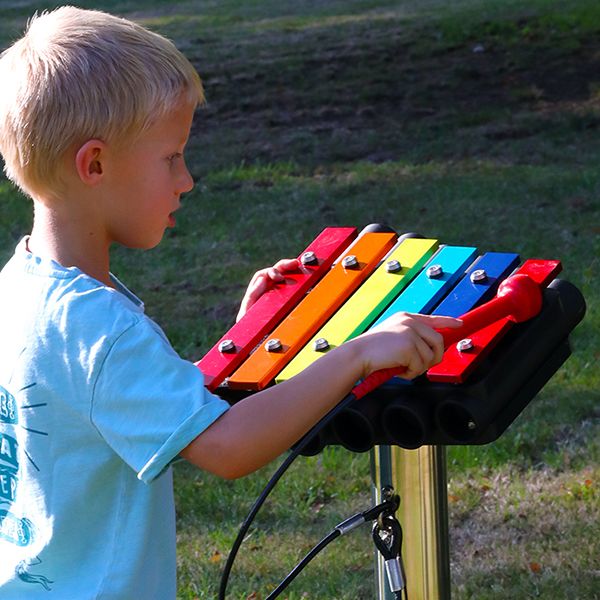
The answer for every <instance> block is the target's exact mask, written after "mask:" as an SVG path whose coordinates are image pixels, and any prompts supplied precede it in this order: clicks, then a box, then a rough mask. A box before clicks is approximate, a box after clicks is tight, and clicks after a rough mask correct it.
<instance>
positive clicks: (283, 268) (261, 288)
mask: <svg viewBox="0 0 600 600" xmlns="http://www.w3.org/2000/svg"><path fill="white" fill-rule="evenodd" d="M299 265H300V262H299V261H298V259H297V258H283V259H281V260H280V261H278V262H276V263H275V264H274V265H273V266H272V267H267V268H265V269H261V270H260V271H257V272H256V273H254V275H253V276H252V279H251V280H250V283H249V284H248V289H247V290H246V293H245V294H244V298H243V299H242V302H241V304H240V310H239V312H238V315H237V319H236V320H237V321H239V320H240V319H241V318H242V317H243V316H244V315H245V314H246V312H247V311H248V309H249V308H250V307H251V306H252V305H253V304H254V303H255V302H256V301H257V300H258V299H259V298H260V297H261V296H262V295H263V294H264V293H265V292H266V291H268V290H270V289H271V288H272V287H273V285H274V284H275V283H279V282H281V281H283V280H284V279H285V276H284V275H283V274H284V273H289V272H290V271H294V270H296V269H298V267H299Z"/></svg>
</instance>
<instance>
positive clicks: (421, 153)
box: [0, 0, 600, 600]
mask: <svg viewBox="0 0 600 600" xmlns="http://www.w3.org/2000/svg"><path fill="white" fill-rule="evenodd" d="M79 4H80V5H82V6H87V7H96V8H102V9H107V10H111V11H113V12H117V13H119V14H122V15H124V16H129V17H131V18H134V19H136V20H138V21H139V22H141V23H142V24H145V25H147V26H149V27H151V28H153V29H155V30H157V31H160V32H161V33H164V34H166V35H168V36H170V37H171V38H172V39H174V40H175V42H176V43H177V45H178V46H179V47H180V48H182V50H184V51H185V53H186V54H187V55H188V56H189V57H190V58H191V59H192V60H193V62H194V63H195V64H196V65H197V67H198V70H199V72H200V73H201V75H202V77H203V79H204V82H205V85H206V91H207V97H208V103H207V106H206V107H205V108H204V109H203V110H202V111H200V113H199V114H198V118H197V119H196V121H195V124H194V128H193V136H192V139H191V140H190V144H189V152H188V163H189V165H190V167H191V170H192V173H193V175H194V178H195V180H196V188H195V190H194V191H193V192H192V193H190V194H189V195H188V196H187V197H186V199H185V206H184V209H183V210H182V211H181V217H180V218H179V219H178V227H177V229H176V230H174V231H171V232H169V234H168V236H167V239H166V240H165V241H164V242H163V244H162V245H161V246H160V247H159V248H157V249H156V250H153V251H151V252H147V253H143V254H140V253H139V252H131V251H127V250H124V249H115V252H114V255H113V270H114V271H115V272H116V273H117V274H118V275H119V276H120V277H122V278H123V279H124V280H125V281H126V282H128V284H129V285H130V286H131V287H132V288H133V289H134V291H136V292H137V293H138V294H139V295H140V296H141V297H143V298H144V300H145V302H146V305H147V310H148V312H149V313H150V314H151V315H153V316H154V317H155V318H156V319H157V320H158V321H159V322H160V323H161V324H162V326H163V327H164V328H165V330H166V331H167V334H168V335H169V337H170V339H171V340H172V342H173V344H174V345H175V347H176V349H177V350H178V351H179V352H180V353H181V354H182V355H184V356H186V357H188V358H190V359H197V358H199V357H201V356H202V354H203V352H205V351H206V350H207V349H208V348H209V347H210V346H211V345H212V344H213V343H214V341H215V340H216V339H217V338H218V337H219V336H220V335H221V334H222V333H223V332H224V331H226V329H227V328H228V327H229V325H230V324H231V323H232V320H233V318H234V315H235V312H236V306H237V303H238V302H239V299H240V298H241V296H242V293H243V290H244V286H245V282H246V281H247V280H248V279H249V277H250V276H251V274H252V273H253V272H254V271H255V270H256V269H257V268H260V267H262V266H264V265H265V264H272V263H273V262H274V260H276V259H277V258H279V257H281V256H289V255H295V254H297V253H298V252H299V251H300V250H302V248H304V247H305V246H306V244H307V243H308V242H309V241H310V240H312V239H313V238H314V237H315V235H316V234H317V233H318V232H319V231H320V230H321V229H322V228H323V227H324V226H326V225H355V226H357V227H362V226H364V225H366V224H368V223H370V222H384V223H387V224H389V225H391V226H393V227H395V228H396V229H398V230H399V231H418V232H421V233H424V234H427V235H430V236H436V237H439V239H440V240H442V241H443V242H445V243H457V244H470V245H476V246H478V247H480V248H481V249H483V250H498V251H502V250H506V251H517V252H519V253H521V255H522V256H523V257H534V256H536V257H544V258H560V259H561V260H562V261H563V265H564V274H563V276H564V277H565V278H566V279H568V280H569V281H571V282H572V283H574V284H575V285H577V287H578V288H579V289H580V290H581V291H582V293H583V294H584V296H585V298H586V300H587V304H588V311H587V315H586V318H585V320H584V321H583V323H582V324H581V325H580V326H579V327H578V328H577V329H576V330H575V332H574V333H573V334H572V344H573V349H574V352H573V355H572V357H571V358H570V359H569V360H568V361H567V363H566V364H565V365H564V366H563V367H562V368H561V369H560V371H559V372H558V373H557V374H556V375H555V376H554V377H553V378H552V380H551V381H550V382H549V383H548V384H547V385H546V386H545V388H544V390H543V391H542V392H541V393H540V395H539V396H538V397H537V398H536V400H535V401H534V402H532V403H531V404H530V405H529V407H528V408H527V409H526V410H525V411H524V413H523V414H522V415H521V416H520V417H519V418H518V419H517V421H516V422H515V423H514V424H513V425H512V426H511V427H510V428H509V430H508V431H507V432H506V433H505V434H504V435H503V436H502V437H501V438H500V439H499V440H498V441H497V442H495V443H493V444H489V445H487V446H482V447H475V446H464V447H452V448H450V449H449V452H448V465H449V508H450V528H451V561H452V563H451V567H452V582H453V590H452V591H453V598H455V599H459V600H466V599H477V600H487V599H490V600H496V599H497V600H499V599H504V598H507V597H513V598H519V599H525V598H577V599H584V600H587V599H594V598H600V594H599V592H598V589H600V585H599V584H600V572H599V567H598V562H597V557H598V556H599V555H600V544H599V541H598V540H599V539H600V535H599V534H600V527H599V525H598V524H599V523H600V518H599V517H600V515H599V514H598V513H599V506H600V502H599V501H598V484H599V481H600V477H599V476H600V468H599V467H598V465H599V464H600V449H599V444H598V439H600V435H599V434H600V409H599V408H598V407H599V403H598V400H599V399H600V393H599V390H600V381H599V377H598V359H599V358H600V344H599V343H598V342H599V337H600V334H599V332H600V313H599V310H598V305H599V300H600V286H599V285H598V279H597V278H596V277H595V275H596V272H597V270H598V269H599V268H600V201H599V197H600V193H599V192H600V175H599V171H598V164H599V162H600V136H599V135H598V133H599V131H598V130H599V128H600V94H599V93H598V90H599V89H600V87H599V86H600V78H599V76H598V73H599V72H600V70H599V67H600V65H599V62H600V52H599V48H598V42H597V40H598V35H599V34H600V6H598V5H597V3H596V2H594V0H572V1H571V2H569V3H568V6H565V3H564V2H559V1H558V0H529V1H528V2H527V3H522V2H517V1H516V0H504V1H502V2H500V1H498V0H457V1H456V2H452V3H448V2H443V1H442V0H426V1H421V2H414V1H412V2H408V0H394V1H393V2H392V1H389V2H387V1H384V0H380V1H375V0H348V1H344V2H342V1H341V0H340V1H335V0H331V1H327V2H300V3H298V2H296V3H294V2H288V1H286V0H282V1H279V2H273V1H270V0H264V1H262V2H258V1H247V2H243V3H240V2H233V1H231V0H224V1H223V2H219V3H216V2H209V1H201V0H186V1H183V2H178V3H176V4H174V3H171V2H160V1H158V0H150V1H148V0H146V1H144V2H143V3H142V2H140V1H139V0H138V1H134V0H112V1H111V0H105V1H98V2H79ZM5 5H6V6H3V8H2V16H3V18H2V20H0V40H2V41H4V43H5V44H7V43H8V42H9V40H11V39H14V37H15V36H16V35H18V32H19V31H20V29H21V28H22V26H23V23H24V22H25V19H26V17H27V16H28V15H30V14H31V13H32V12H33V11H34V10H36V9H37V10H40V9H43V8H48V7H51V6H53V5H54V3H52V2H46V3H44V2H14V3H12V4H10V3H5ZM1 44H2V42H1V41H0V45H1ZM0 201H1V202H2V214H3V218H2V221H1V222H0V253H1V258H2V259H5V258H6V257H7V256H8V255H9V254H10V252H11V251H12V248H13V246H14V243H15V241H16V240H17V239H18V238H19V237H20V236H21V235H23V233H25V232H26V231H27V230H28V228H29V226H30V215H29V212H30V206H29V203H28V202H27V201H26V200H24V199H23V198H21V197H20V196H19V195H18V194H17V193H16V192H14V191H13V190H11V188H10V186H9V184H8V183H7V182H6V181H4V180H0ZM272 471H273V467H267V468H265V469H263V470H262V471H260V472H259V473H257V474H256V475H253V476H251V477H248V478H245V479H244V480H241V481H236V482H222V481H219V480H217V479H215V478H213V477H212V476H210V475H207V474H205V473H201V472H197V471H195V470H193V469H192V468H191V467H188V466H186V465H183V464H182V465H179V466H178V467H177V468H176V484H175V485H176V490H175V492H176V500H177V510H178V523H179V526H178V538H179V589H180V591H179V597H180V598H182V599H190V600H191V599H194V598H214V597H215V595H216V589H217V583H218V577H219V572H220V569H221V568H222V566H223V563H224V557H225V556H226V553H227V551H228V549H229V547H230V544H231V542H232V540H233V538H234V536H235V534H236V532H237V527H238V525H239V523H240V521H241V520H242V518H243V517H244V515H245V512H246V510H247V508H248V507H249V506H250V504H251V502H252V501H253V499H254V497H255V496H256V495H257V494H258V493H259V491H260V489H261V488H262V485H263V484H264V483H265V481H266V479H267V477H268V476H269V475H270V473H271V472H272ZM370 502H371V500H370V477H369V460H368V455H364V454H360V455H352V454H349V453H347V452H345V451H344V450H342V449H340V448H329V449H327V450H326V451H325V452H323V453H322V454H321V455H319V456H317V457H313V458H309V459H303V460H301V461H299V462H298V464H296V465H294V467H293V468H292V470H291V472H290V473H289V474H288V475H287V476H286V477H285V478H284V480H283V481H282V482H281V485H280V486H279V487H278V488H277V490H276V492H275V493H274V496H273V498H272V500H271V501H269V503H268V505H267V506H266V507H265V510H264V512H263V513H261V516H260V518H259V521H258V523H257V525H256V527H255V528H254V529H253V530H252V532H251V535H250V537H249V539H248V540H247V541H246V543H245V545H244V547H243V551H242V554H241V556H240V560H239V563H236V568H235V570H234V574H233V578H232V582H231V597H235V598H264V597H265V596H266V592H267V591H268V590H269V589H272V587H274V585H276V583H277V582H278V581H279V579H280V578H281V577H282V576H283V575H284V574H285V573H286V572H287V570H288V568H290V567H291V566H292V565H293V564H294V563H295V562H296V560H297V559H298V558H299V557H300V555H301V554H302V553H303V552H304V551H306V550H307V549H308V548H309V547H310V546H311V545H312V544H313V543H315V542H316V541H317V540H318V539H320V538H321V537H322V536H323V535H324V534H325V533H326V532H327V531H328V530H329V529H330V528H331V527H332V526H333V525H335V524H336V523H338V522H339V521H341V520H342V519H343V518H345V517H346V516H348V515H350V514H352V513H353V512H356V511H357V510H360V509H362V508H365V507H367V506H368V505H369V504H370ZM407 551H408V550H407ZM373 589H374V587H373V579H372V557H371V542H370V540H369V532H368V531H358V532H356V533H355V534H353V535H352V536H348V537H347V538H344V539H343V540H341V541H338V542H336V543H334V544H333V545H332V546H330V547H329V548H328V549H327V551H326V552H325V553H324V554H323V556H320V557H319V559H318V560H317V561H316V562H315V563H314V565H311V567H310V568H309V569H308V570H307V572H306V573H305V574H304V575H302V576H301V577H300V578H299V579H298V580H297V582H296V583H295V584H294V585H293V586H292V587H291V588H290V592H289V594H288V595H287V596H286V597H288V598H290V600H291V599H296V598H330V599H348V600H350V599H352V600H356V599H362V598H365V599H366V598H372V597H373Z"/></svg>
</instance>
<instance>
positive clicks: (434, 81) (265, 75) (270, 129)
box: [194, 25, 600, 163]
mask: <svg viewBox="0 0 600 600" xmlns="http://www.w3.org/2000/svg"><path fill="white" fill-rule="evenodd" d="M379 27H381V25H380V26H379ZM567 35H568V34H566V33H563V34H560V33H556V34H555V35H554V36H549V37H548V38H547V39H544V40H543V41H539V40H534V41H532V40H527V39H520V40H517V41H514V40H511V41H506V42H503V41H502V40H499V39H497V37H490V38H489V39H486V38H485V37H483V38H482V39H479V40H475V39H472V40H471V39H469V40H466V41H465V42H464V43H461V44H454V45H444V44H443V43H432V42H431V40H432V39H434V37H435V32H434V31H429V30H422V31H416V32H415V31H412V32H411V33H410V37H408V34H407V33H406V30H405V29H404V28H401V27H399V26H398V27H396V28H393V27H389V28H380V29H365V30H363V31H362V32H361V33H360V34H357V32H356V31H353V32H348V33H347V35H346V34H345V33H344V27H343V26H340V27H338V28H335V29H334V28H331V29H323V28H321V29H319V30H318V31H315V32H312V31H310V30H307V31H305V32H303V34H302V35H301V36H300V35H299V34H297V33H294V34H293V37H291V36H290V39H289V40H287V41H286V38H285V36H282V35H281V34H277V36H275V37H273V38H272V39H271V38H269V37H268V36H262V37H261V38H260V39H259V38H257V39H254V38H246V39H244V40H243V43H242V42H237V43H236V44H233V46H228V47H227V48H225V47H223V48H222V49H220V48H217V49H216V55H217V56H219V54H220V53H222V54H223V55H224V56H221V59H219V60H218V61H215V62H207V61H206V60H203V59H201V58H197V59H196V63H197V68H198V69H199V71H200V72H201V73H202V75H203V78H204V82H205V85H206V91H207V97H208V105H207V107H206V109H205V110H204V111H203V113H202V114H201V116H200V118H198V119H197V120H196V123H195V125H194V135H197V136H202V135H206V134H207V133H210V132H212V131H213V130H214V129H215V128H216V129H219V130H221V131H224V130H228V129H229V130H232V131H235V132H236V136H235V139H236V140H237V141H238V142H239V143H240V144H242V145H246V146H247V147H249V148H250V149H251V150H252V152H251V153H248V156H243V157H242V158H243V159H252V158H256V157H258V158H260V159H261V160H263V161H267V162H270V161H274V160H282V159H286V158H293V159H294V160H297V161H298V160H299V161H300V162H302V161H305V160H306V161H313V162H316V163H318V162H319V161H322V160H326V159H327V158H328V157H329V158H330V159H332V160H336V159H339V158H340V157H341V158H344V157H346V158H347V159H352V160H354V159H359V158H364V159H367V160H369V159H370V158H373V159H374V160H382V159H383V160H393V159H396V158H399V156H400V155H401V154H402V152H404V151H405V150H406V145H407V140H406V137H407V135H408V136H409V137H410V134H411V133H413V132H416V133H417V134H419V135H423V134H424V135H425V136H427V135H431V136H434V135H440V134H442V135H446V134H449V133H450V132H459V133H460V132H461V131H464V130H469V131H472V129H473V128H474V127H480V128H481V130H480V131H478V132H477V135H479V136H480V138H481V139H482V140H484V141H485V140H486V139H487V140H489V141H492V142H495V141H502V140H511V139H517V140H518V139H527V138H529V137H535V135H536V134H537V133H538V132H539V129H540V128H543V127H544V122H543V119H544V118H547V116H548V115H549V114H556V113H561V114H562V113H565V112H569V113H570V112H571V111H574V110H577V107H578V106H582V107H583V108H584V109H585V110H589V108H590V104H591V105H592V107H595V104H596V100H597V98H596V94H597V91H598V88H599V87H600V83H598V82H600V76H599V75H598V73H600V43H599V41H598V38H597V37H595V36H592V35H588V36H580V37H579V38H578V39H577V43H576V44H573V43H567V41H568V40H567ZM425 41H427V44H425ZM199 46H200V48H201V43H200V42H199ZM211 51H212V52H215V47H214V43H213V44H212V45H211ZM598 96H600V93H598ZM523 114H527V115H529V116H531V115H533V116H538V117H539V118H540V119H542V120H541V121H538V122H537V123H533V124H532V123H531V122H530V123H529V124H527V125H526V126H523V125H522V124H519V123H516V122H515V119H516V118H517V117H518V116H519V115H523ZM530 121H531V119H530ZM257 136H258V138H257ZM321 150H322V151H321ZM241 152H243V151H241Z"/></svg>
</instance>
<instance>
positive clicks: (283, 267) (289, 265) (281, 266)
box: [272, 258, 300, 273]
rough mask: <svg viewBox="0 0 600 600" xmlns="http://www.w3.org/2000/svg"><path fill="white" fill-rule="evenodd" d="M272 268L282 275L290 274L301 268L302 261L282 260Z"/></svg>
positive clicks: (293, 259)
mask: <svg viewBox="0 0 600 600" xmlns="http://www.w3.org/2000/svg"><path fill="white" fill-rule="evenodd" d="M272 268H273V269H277V271H279V272H280V273H289V272H290V271H295V270H296V269H299V268H300V261H299V260H298V259H297V258H282V259H281V260H279V261H277V262H276V263H275V264H274V265H273V267H272Z"/></svg>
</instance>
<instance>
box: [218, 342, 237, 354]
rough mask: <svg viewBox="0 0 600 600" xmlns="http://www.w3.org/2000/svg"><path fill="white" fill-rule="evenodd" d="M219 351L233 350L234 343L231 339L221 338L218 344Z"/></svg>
mask: <svg viewBox="0 0 600 600" xmlns="http://www.w3.org/2000/svg"><path fill="white" fill-rule="evenodd" d="M219 352H235V344H234V343H233V340H223V341H222V342H221V343H220V344H219Z"/></svg>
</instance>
